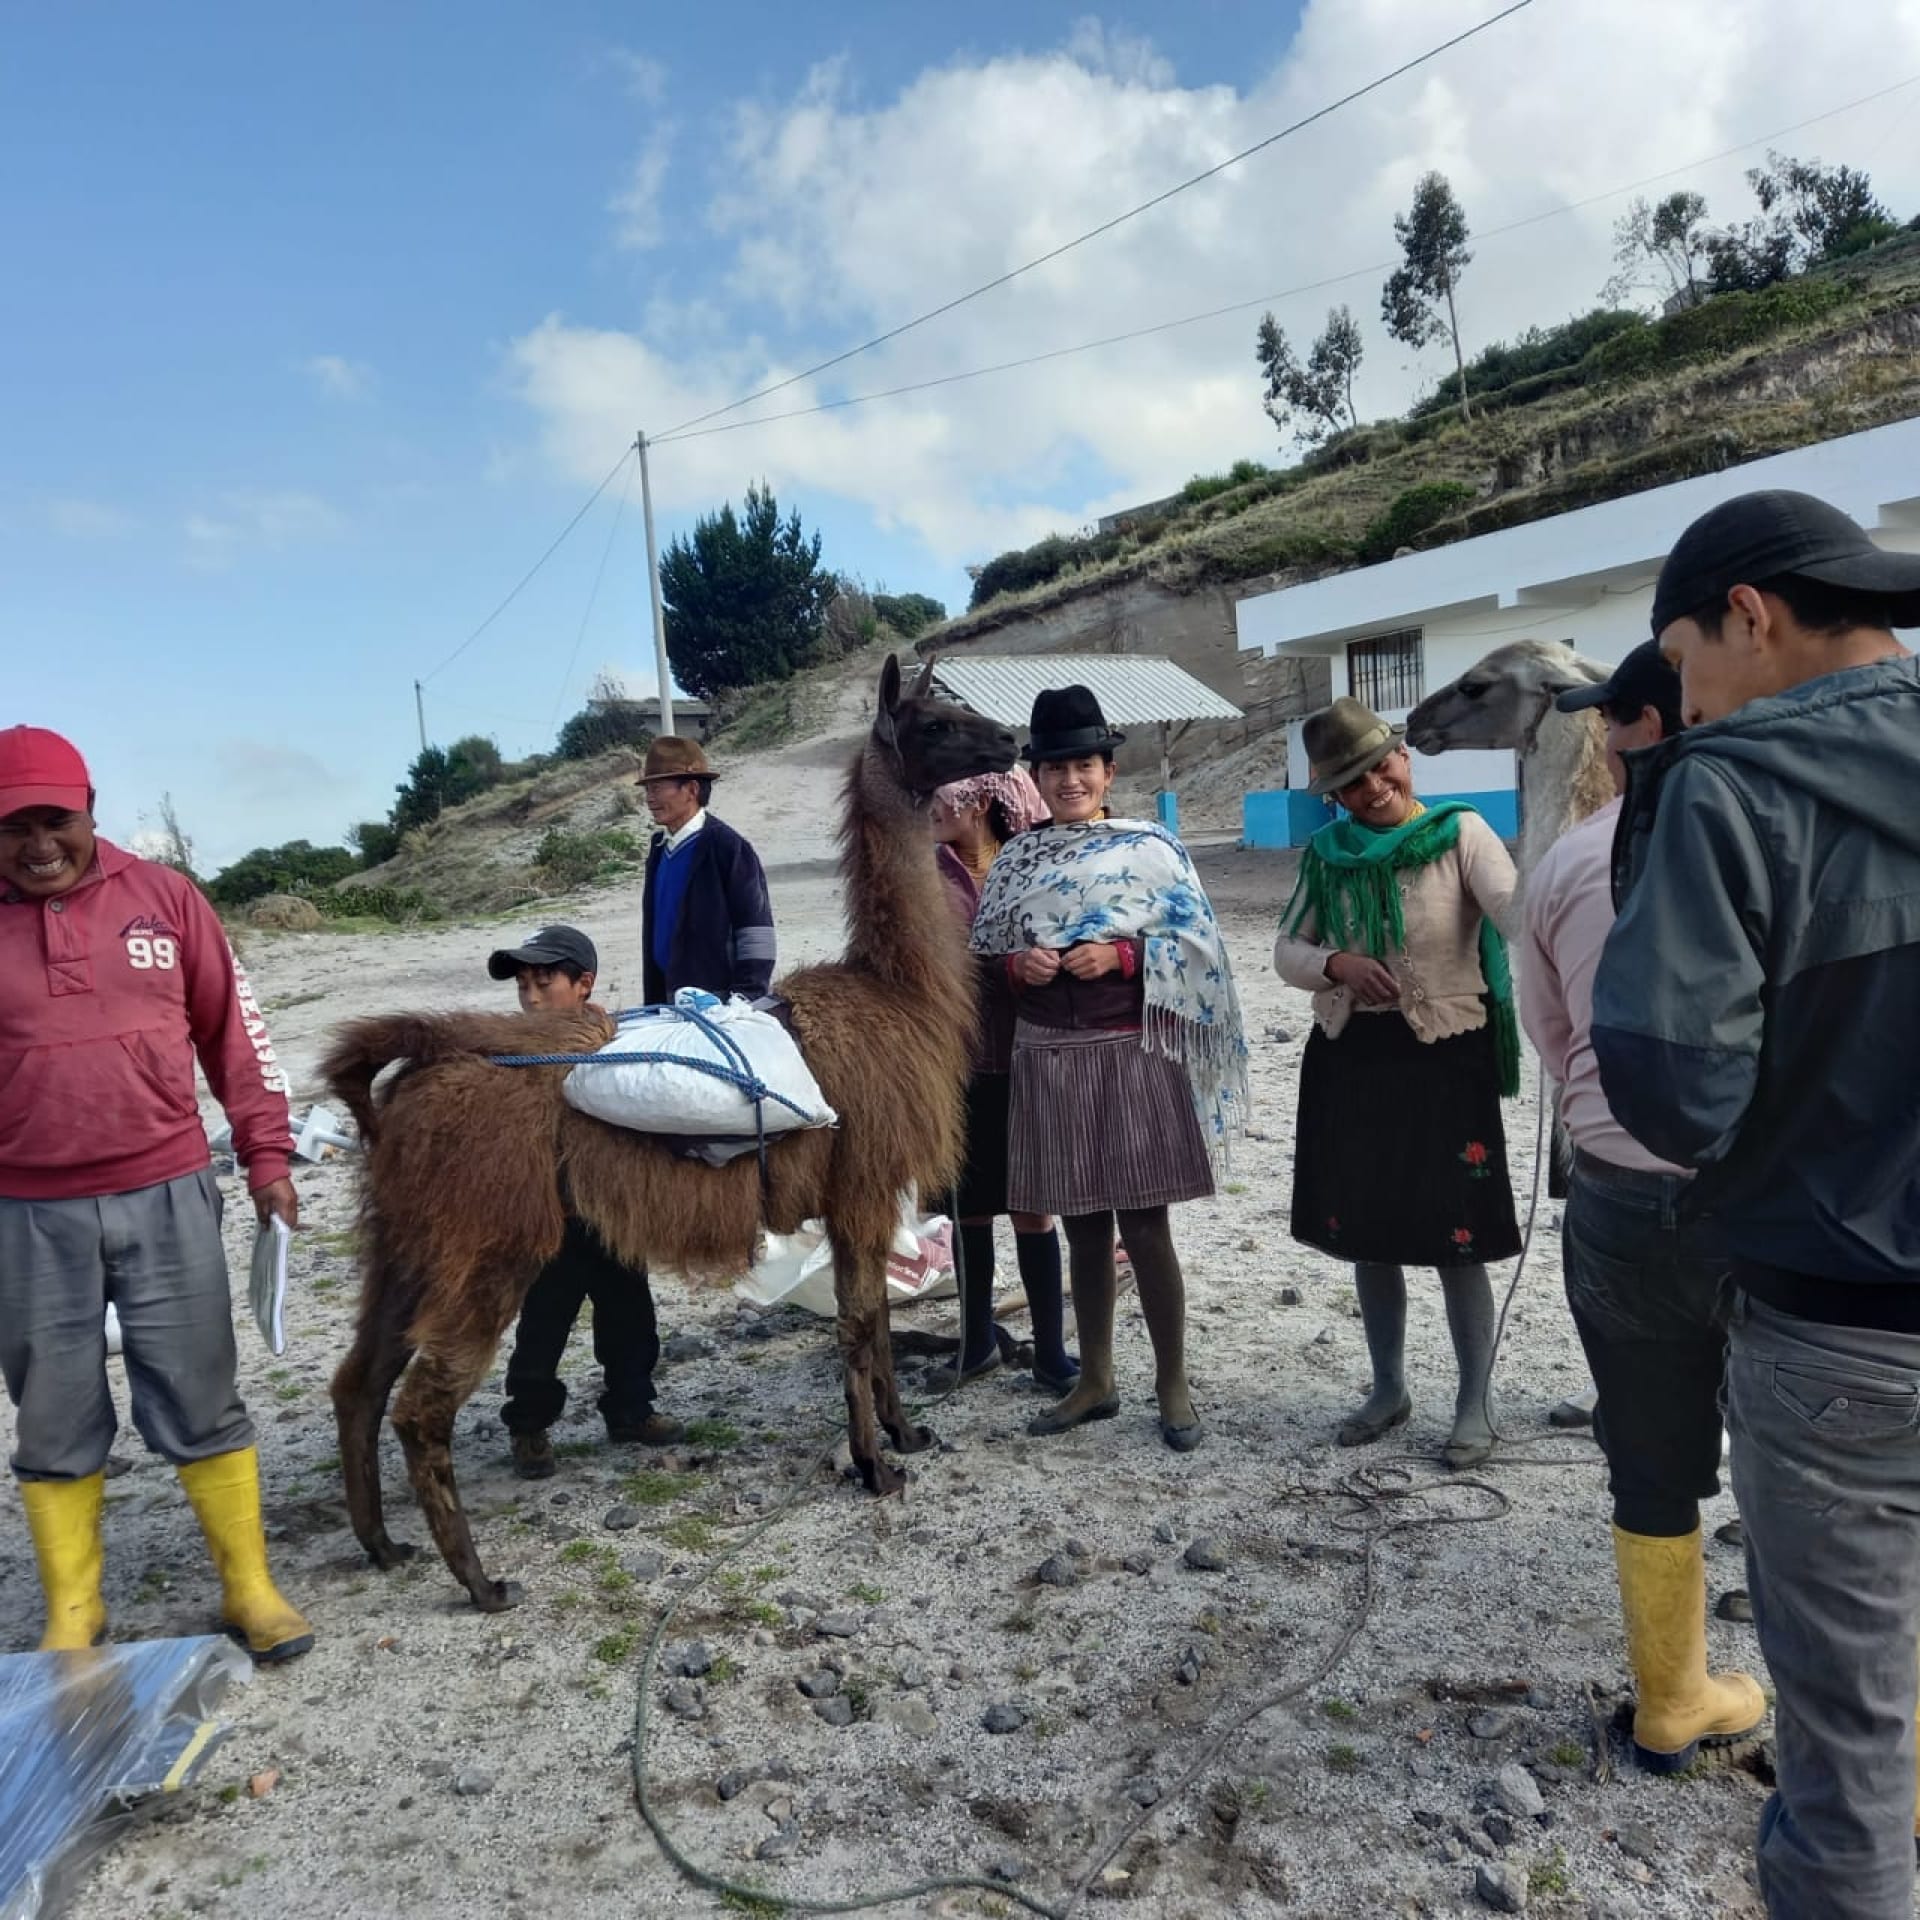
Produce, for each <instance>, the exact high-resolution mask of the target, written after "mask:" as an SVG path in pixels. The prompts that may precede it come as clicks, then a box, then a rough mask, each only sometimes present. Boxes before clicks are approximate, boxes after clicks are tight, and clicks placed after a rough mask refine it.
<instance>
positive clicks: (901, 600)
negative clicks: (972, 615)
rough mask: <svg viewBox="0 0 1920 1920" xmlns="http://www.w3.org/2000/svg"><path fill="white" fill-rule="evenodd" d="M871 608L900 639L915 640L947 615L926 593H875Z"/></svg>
mask: <svg viewBox="0 0 1920 1920" xmlns="http://www.w3.org/2000/svg"><path fill="white" fill-rule="evenodd" d="M873 610H874V612H875V613H876V614H878V615H879V616H880V618H881V619H882V620H884V621H885V622H886V623H887V625H888V626H890V627H891V628H892V629H893V630H894V632H895V633H897V634H898V635H899V636H900V638H901V639H902V640H915V639H918V638H919V636H920V635H921V634H923V633H925V632H926V630H927V629H928V628H929V627H932V626H937V625H938V624H939V623H940V622H941V621H942V620H944V619H945V618H946V617H947V610H946V607H945V606H944V605H943V604H942V603H941V602H940V601H938V600H936V599H934V597H933V596H932V595H931V594H927V593H876V594H875V595H874V596H873Z"/></svg>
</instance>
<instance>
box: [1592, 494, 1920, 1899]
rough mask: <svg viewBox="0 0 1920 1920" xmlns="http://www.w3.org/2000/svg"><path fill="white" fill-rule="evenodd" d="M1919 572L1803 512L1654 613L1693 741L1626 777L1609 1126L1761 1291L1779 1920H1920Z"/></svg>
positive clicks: (1741, 1410)
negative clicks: (1658, 1163)
mask: <svg viewBox="0 0 1920 1920" xmlns="http://www.w3.org/2000/svg"><path fill="white" fill-rule="evenodd" d="M1915 625H1920V556H1916V555H1910V554H1901V553H1894V552H1887V551H1882V550H1881V549H1879V548H1876V547H1875V546H1874V544H1873V542H1872V541H1870V540H1869V539H1868V538H1867V536H1866V534H1865V533H1864V532H1862V530H1861V529H1860V528H1859V527H1858V526H1856V525H1855V524H1854V522H1853V521H1851V520H1850V519H1848V518H1847V516H1846V515H1845V514H1843V513H1841V512H1839V511H1838V510H1837V509H1835V508H1833V507H1831V506H1828V505H1827V504H1826V503H1825V502H1824V501H1820V500H1816V499H1813V498H1811V497H1810V496H1809V495H1806V494H1802V493H1777V492H1776V493H1749V494H1743V495H1741V496H1740V497H1739V498H1737V499H1733V500H1729V501H1727V502H1726V503H1725V504H1724V505H1722V506H1719V507H1716V508H1715V509H1714V510H1713V511H1712V512H1711V513H1708V514H1705V515H1703V516H1702V517H1701V518H1700V519H1699V520H1696V521H1695V522H1694V523H1693V525H1692V526H1690V527H1689V528H1688V529H1687V530H1686V532H1685V533H1684V534H1682V535H1681V537H1680V539H1679V541H1678V542H1677V543H1676V545H1675V546H1674V549H1673V552H1672V554H1671V555H1670V556H1669V557H1668V560H1667V563H1666V565H1665V566H1664V567H1663V568H1662V570H1661V574H1660V581H1659V585H1658V587H1657V588H1656V590H1655V593H1654V604H1653V629H1654V636H1655V638H1656V639H1657V640H1658V641H1659V643H1660V647H1661V650H1662V652H1663V653H1664V654H1665V655H1666V657H1667V658H1668V660H1669V661H1671V662H1672V663H1673V664H1674V665H1675V666H1676V667H1677V668H1678V669H1679V671H1680V676H1681V682H1682V710H1683V713H1684V716H1685V718H1686V720H1687V721H1688V723H1689V725H1688V730H1687V731H1686V732H1685V733H1683V734H1681V735H1680V737H1679V738H1678V739H1675V740H1672V741H1667V742H1665V743H1663V744H1662V745H1660V746H1658V747H1655V748H1653V749H1651V750H1650V751H1648V752H1646V753H1642V754H1636V755H1634V756H1633V757H1632V759H1631V760H1630V761H1629V762H1628V787H1627V796H1626V802H1625V809H1624V816H1623V819H1622V821H1621V829H1620V836H1619V839H1618V841H1617V842H1616V847H1615V880H1616V888H1617V890H1618V892H1619V894H1620V901H1621V905H1620V916H1619V919H1618V921H1617V922H1616V923H1615V926H1614V930H1613V933H1612V934H1611V936H1610V937H1609V938H1608V941H1607V945H1606V950H1605V954H1604V956H1603V958H1602V960H1601V964H1600V971H1599V975H1598V978H1597V981H1596V983H1595V988H1594V1015H1593V1048H1594V1052H1595V1054H1596V1056H1597V1057H1598V1060H1599V1065H1600V1078H1601V1084H1602V1086H1603V1088H1604V1090H1605V1093H1606V1098H1607V1104H1608V1105H1609V1107H1610V1108H1611V1109H1612V1111H1613V1113H1614V1115H1615V1116H1616V1117H1617V1118H1618V1119H1619V1121H1620V1122H1621V1124H1622V1125H1623V1126H1624V1127H1625V1128H1626V1129H1627V1131H1628V1132H1629V1133H1630V1134H1632V1135H1633V1136H1634V1138H1636V1139H1637V1140H1639V1141H1640V1143H1641V1144H1642V1145H1643V1146H1645V1147H1647V1148H1648V1149H1649V1150H1651V1151H1652V1152H1653V1153H1655V1154H1658V1155H1659V1156H1660V1157H1661V1158H1662V1159H1664V1160H1669V1161H1673V1162H1676V1163H1678V1164H1680V1165H1683V1166H1688V1167H1694V1168H1697V1169H1698V1170H1699V1172H1698V1177H1697V1179H1696V1180H1695V1181H1694V1183H1693V1187H1692V1190H1691V1193H1690V1195H1689V1198H1688V1202H1687V1210H1688V1212H1689V1213H1690V1214H1692V1215H1694V1216H1705V1215H1710V1216H1712V1217H1713V1220H1714V1223H1715V1226H1716V1228H1717V1230H1718V1232H1719V1234H1720V1236H1721V1237H1722V1239H1723V1240H1724V1242H1725V1244H1726V1246H1727V1249H1728V1252H1729V1254H1730V1256H1731V1262H1732V1268H1733V1283H1734V1286H1735V1288H1736V1292H1735V1296H1734V1304H1733V1317H1732V1328H1731V1333H1730V1337H1729V1352H1728V1365H1727V1387H1726V1398H1727V1427H1728V1430H1729V1432H1730V1433H1731V1434H1732V1436H1733V1486H1734V1492H1735V1494H1736V1495H1737V1496H1738V1498H1739V1502H1740V1513H1741V1517H1742V1519H1743V1520H1744V1522H1745V1524H1746V1536H1747V1572H1748V1584H1749V1585H1750V1587H1751V1589H1752V1593H1753V1611H1754V1623H1755V1625H1756V1627H1757V1628H1758V1630H1759V1635H1760V1645H1761V1650H1762V1651H1763V1652H1764V1653H1765V1654H1766V1657H1767V1664H1768V1666H1769V1668H1770V1669H1771V1671H1772V1675H1773V1680H1774V1685H1775V1687H1776V1689H1777V1704H1776V1725H1777V1755H1778V1785H1777V1787H1776V1789H1775V1792H1774V1794H1773V1796H1772V1798H1771V1799H1769V1801H1768V1802H1767V1806H1766V1811H1765V1812H1764V1813H1763V1815H1762V1816H1761V1822H1760V1839H1759V1857H1758V1866H1759V1876H1760V1887H1761V1892H1762V1894H1763V1895H1764V1897H1765V1899H1766V1903H1767V1910H1768V1912H1769V1914H1770V1915H1772V1916H1773V1920H1815V1917H1816V1916H1819V1920H1832V1917H1833V1916H1837V1915H1845V1916H1846V1917H1847V1920H1895V1916H1898V1920H1911V1916H1912V1912H1913V1872H1914V1853H1913V1838H1912V1836H1913V1821H1914V1752H1915V1743H1914V1708H1915V1702H1916V1696H1917V1694H1920V1675H1917V1673H1916V1640H1917V1639H1920V1071H1916V1063H1920V806H1916V798H1917V797H1920V662H1916V661H1915V659H1914V658H1913V656H1912V655H1911V654H1910V653H1908V651H1907V650H1906V649H1905V648H1904V647H1902V646H1901V645H1900V644H1899V642H1898V641H1896V640H1895V638H1894V629H1895V628H1896V627H1910V626H1915Z"/></svg>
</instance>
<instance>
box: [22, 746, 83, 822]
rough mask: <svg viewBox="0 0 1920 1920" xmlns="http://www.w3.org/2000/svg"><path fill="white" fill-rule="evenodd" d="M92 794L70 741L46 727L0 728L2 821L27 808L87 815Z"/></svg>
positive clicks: (77, 749) (80, 760) (79, 759)
mask: <svg viewBox="0 0 1920 1920" xmlns="http://www.w3.org/2000/svg"><path fill="white" fill-rule="evenodd" d="M92 791H93V782H92V781H91V780H90V779H89V778H88V777H87V763H86V762H85V761H84V760H83V759H81V757H80V749H79V748H78V747H76V746H75V745H74V744H73V742H72V741H71V740H68V739H66V738H64V737H63V736H62V735H60V734H57V733H50V732H49V731H48V730H47V729H46V728H45V727H0V819H4V818H5V816H6V815H8V814H10V813H19V812H21V811H22V810H23V809H25V808H27V807H64V808H65V809H66V810H67V812H69V813H85V812H86V810H87V802H88V799H89V797H90V796H91V794H92Z"/></svg>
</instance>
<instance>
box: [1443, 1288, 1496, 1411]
mask: <svg viewBox="0 0 1920 1920" xmlns="http://www.w3.org/2000/svg"><path fill="white" fill-rule="evenodd" d="M1440 1288H1441V1291H1442V1293H1444V1294H1445V1296H1446V1301H1447V1329H1448V1331H1449V1332H1450V1333H1451V1334H1452V1335H1453V1355H1454V1359H1455V1361H1456V1362H1457V1363H1458V1365H1459V1368H1460V1390H1459V1392H1458V1394H1457V1395H1456V1396H1455V1399H1454V1407H1453V1431H1454V1437H1455V1438H1456V1439H1460V1440H1480V1439H1491V1438H1492V1432H1493V1429H1492V1424H1491V1414H1490V1409H1489V1406H1488V1391H1489V1382H1490V1380H1491V1378H1492V1374H1493V1329H1494V1311H1493V1281H1492V1280H1491V1278H1490V1277H1489V1276H1488V1273H1487V1270H1486V1268H1485V1267H1442V1268H1441V1269H1440Z"/></svg>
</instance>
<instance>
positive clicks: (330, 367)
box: [300, 353, 373, 400]
mask: <svg viewBox="0 0 1920 1920" xmlns="http://www.w3.org/2000/svg"><path fill="white" fill-rule="evenodd" d="M300 371H301V372H302V373H304V374H305V375H306V376H307V377H308V378H309V379H310V380H312V381H313V383H314V384H315V385H316V386H317V387H318V388H319V389H320V391H321V392H322V393H324V394H326V395H327V396H328V397H329V398H331V399H334V400H364V399H365V398H366V397H367V395H368V394H369V393H370V392H371V391H372V390H373V369H372V368H371V367H370V366H368V365H367V363H366V362H365V361H364V360H347V359H343V358H342V357H341V356H340V355H339V354H337V353H316V354H315V355H314V356H313V358H312V359H311V360H303V361H302V362H301V363H300Z"/></svg>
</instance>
